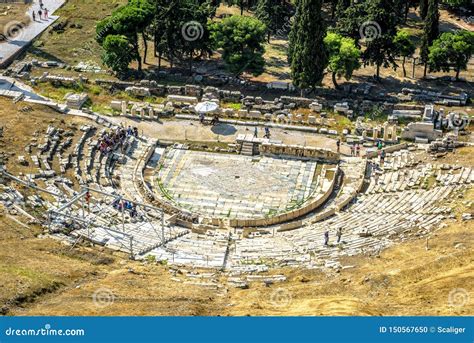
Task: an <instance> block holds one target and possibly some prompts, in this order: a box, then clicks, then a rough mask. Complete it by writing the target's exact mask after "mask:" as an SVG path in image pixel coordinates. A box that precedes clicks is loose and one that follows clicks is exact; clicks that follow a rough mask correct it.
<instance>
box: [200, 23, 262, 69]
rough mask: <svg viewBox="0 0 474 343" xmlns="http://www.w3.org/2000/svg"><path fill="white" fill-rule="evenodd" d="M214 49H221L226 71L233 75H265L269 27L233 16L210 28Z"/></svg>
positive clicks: (213, 24)
mask: <svg viewBox="0 0 474 343" xmlns="http://www.w3.org/2000/svg"><path fill="white" fill-rule="evenodd" d="M209 29H210V34H211V40H212V42H213V44H214V47H215V48H221V49H222V58H223V60H224V63H225V64H226V68H227V69H228V70H229V71H230V72H231V73H233V74H234V75H237V76H238V75H241V74H242V73H243V72H249V73H251V74H253V75H260V74H261V73H263V70H264V65H265V60H264V59H263V53H264V52H265V49H264V47H263V43H264V42H265V33H266V30H267V28H266V26H265V24H264V23H262V22H261V21H260V20H258V19H256V18H252V17H244V16H238V15H234V16H231V17H228V18H225V19H224V20H222V21H219V22H215V23H212V24H211V25H210V27H209Z"/></svg>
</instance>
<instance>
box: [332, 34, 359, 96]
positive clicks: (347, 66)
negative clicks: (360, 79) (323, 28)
mask: <svg viewBox="0 0 474 343" xmlns="http://www.w3.org/2000/svg"><path fill="white" fill-rule="evenodd" d="M324 45H325V46H326V49H327V51H328V55H329V70H330V71H331V72H332V80H333V83H334V86H335V87H336V88H338V87H339V86H338V84H337V81H336V78H340V77H342V76H344V78H345V79H346V80H350V79H351V77H352V73H353V72H354V70H356V69H358V68H360V50H359V48H357V46H356V45H355V41H354V39H352V38H348V37H343V36H341V35H340V34H337V33H334V32H329V33H328V34H327V36H326V38H324Z"/></svg>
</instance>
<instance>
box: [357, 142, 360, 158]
mask: <svg viewBox="0 0 474 343" xmlns="http://www.w3.org/2000/svg"><path fill="white" fill-rule="evenodd" d="M356 156H360V144H357V145H356Z"/></svg>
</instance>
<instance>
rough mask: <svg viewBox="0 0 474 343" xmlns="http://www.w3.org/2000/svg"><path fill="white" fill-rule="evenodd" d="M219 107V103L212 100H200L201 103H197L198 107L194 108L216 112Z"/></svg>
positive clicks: (202, 111) (198, 110)
mask: <svg viewBox="0 0 474 343" xmlns="http://www.w3.org/2000/svg"><path fill="white" fill-rule="evenodd" d="M218 108H219V105H218V104H216V103H215V102H212V101H205V102H200V103H199V104H197V105H196V107H194V109H195V110H196V112H198V113H210V112H214V111H215V110H217V109H218Z"/></svg>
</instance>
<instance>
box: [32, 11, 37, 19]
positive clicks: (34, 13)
mask: <svg viewBox="0 0 474 343" xmlns="http://www.w3.org/2000/svg"><path fill="white" fill-rule="evenodd" d="M31 16H32V17H33V21H36V12H35V11H33V13H32V14H31Z"/></svg>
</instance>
